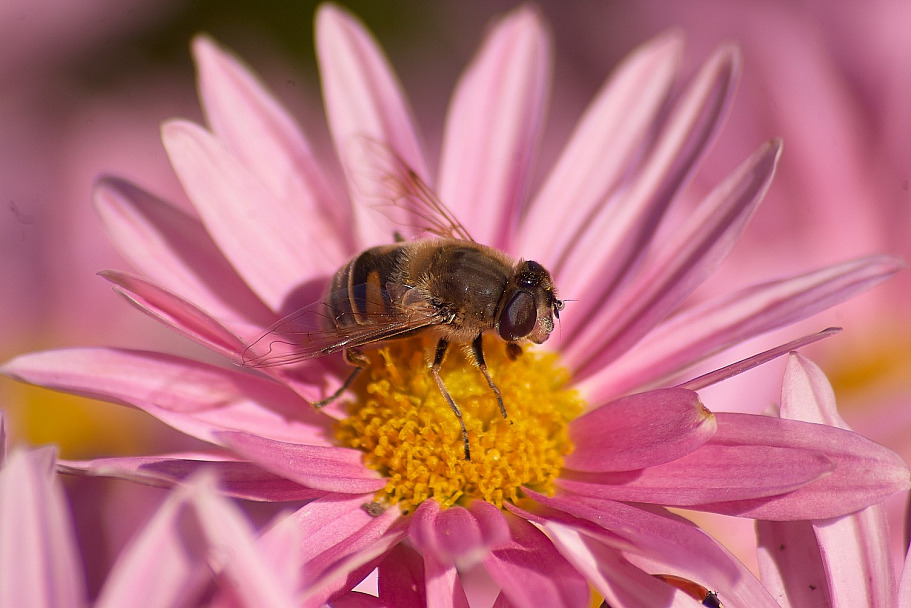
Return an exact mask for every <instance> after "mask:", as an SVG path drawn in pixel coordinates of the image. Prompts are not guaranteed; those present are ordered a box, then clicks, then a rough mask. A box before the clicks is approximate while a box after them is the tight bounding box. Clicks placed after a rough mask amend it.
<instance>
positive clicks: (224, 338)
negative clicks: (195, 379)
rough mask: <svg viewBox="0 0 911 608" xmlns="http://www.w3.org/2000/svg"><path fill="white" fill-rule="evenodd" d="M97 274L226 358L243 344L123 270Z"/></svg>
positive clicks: (154, 315) (195, 309)
mask: <svg viewBox="0 0 911 608" xmlns="http://www.w3.org/2000/svg"><path fill="white" fill-rule="evenodd" d="M99 274H100V275H101V276H102V277H103V278H105V279H107V280H108V281H110V282H111V283H113V284H114V285H115V286H116V287H114V291H116V292H117V293H119V294H120V295H122V296H123V297H124V298H126V299H127V301H128V302H130V303H131V304H133V305H134V306H136V307H137V308H138V309H139V310H141V311H142V312H144V313H146V314H147V315H149V316H150V317H152V318H153V319H156V320H157V321H160V322H161V323H163V324H164V325H166V326H168V327H170V328H171V329H173V330H174V331H176V332H177V333H179V334H180V335H182V336H185V337H187V338H189V339H191V340H193V341H194V342H198V343H199V344H202V345H203V346H205V347H207V348H210V349H212V350H214V351H215V352H217V353H221V354H222V355H225V356H226V357H234V356H236V354H237V353H238V352H241V351H242V350H243V348H244V344H243V342H242V341H241V340H240V338H238V337H237V335H235V334H234V333H233V332H232V331H231V330H230V329H228V328H227V327H225V326H224V325H222V323H221V322H220V321H218V320H216V319H214V318H213V317H211V316H210V315H209V314H208V313H207V312H205V311H203V310H202V309H200V308H199V307H197V306H196V305H195V304H192V303H190V302H188V301H187V300H184V299H183V298H181V297H180V296H177V295H176V294H174V293H171V292H169V291H167V290H166V289H164V288H162V287H160V286H158V285H156V284H155V283H152V282H150V281H148V280H146V279H144V278H142V277H139V276H136V275H133V274H129V273H126V272H119V271H116V270H103V271H101V272H100V273H99Z"/></svg>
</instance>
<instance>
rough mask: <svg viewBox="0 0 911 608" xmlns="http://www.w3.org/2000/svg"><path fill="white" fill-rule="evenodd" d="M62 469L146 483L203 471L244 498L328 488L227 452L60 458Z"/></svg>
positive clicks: (298, 495) (307, 496)
mask: <svg viewBox="0 0 911 608" xmlns="http://www.w3.org/2000/svg"><path fill="white" fill-rule="evenodd" d="M57 468H58V470H60V471H61V472H63V473H81V474H85V475H97V476H104V477H111V478H116V479H127V480H130V481H135V482H138V483H143V484H146V485H156V486H163V487H172V486H176V485H179V484H181V483H184V482H186V481H187V480H188V479H189V478H190V477H192V476H193V475H195V474H197V473H199V472H201V471H206V472H207V473H208V474H209V475H213V476H214V477H215V478H217V479H218V489H219V491H220V492H221V493H222V494H225V495H227V496H232V497H234V498H242V499H244V500H254V501H263V502H290V501H299V500H311V499H314V498H319V497H321V496H323V495H325V494H327V492H324V491H322V490H314V489H312V488H307V487H304V486H301V485H300V484H298V483H296V482H294V481H291V480H289V479H287V478H285V477H282V476H279V475H275V474H273V473H269V472H267V471H265V470H264V469H262V468H261V467H259V466H257V465H255V464H253V463H252V462H248V461H245V460H237V459H236V458H235V457H234V456H232V455H230V454H228V453H224V454H222V453H216V452H206V453H185V454H184V453H181V454H167V455H162V456H134V457H120V458H96V459H94V460H87V461H86V460H83V461H79V460H63V461H61V462H59V463H58V465H57Z"/></svg>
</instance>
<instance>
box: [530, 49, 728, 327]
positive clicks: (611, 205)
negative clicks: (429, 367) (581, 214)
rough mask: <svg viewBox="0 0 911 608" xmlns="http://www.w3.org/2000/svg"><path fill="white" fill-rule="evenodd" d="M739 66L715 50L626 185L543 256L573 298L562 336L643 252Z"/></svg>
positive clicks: (593, 309) (595, 309)
mask: <svg viewBox="0 0 911 608" xmlns="http://www.w3.org/2000/svg"><path fill="white" fill-rule="evenodd" d="M739 65H740V59H739V55H738V53H737V52H736V51H735V50H734V49H723V50H721V51H719V52H717V53H716V54H715V55H714V56H713V57H712V58H711V59H710V60H709V61H708V62H707V63H706V65H705V66H704V67H703V68H702V70H701V71H700V72H699V74H698V75H697V76H696V77H695V78H694V79H693V81H692V82H691V83H690V85H689V86H688V88H687V90H686V91H685V92H684V94H683V95H682V97H681V98H680V99H679V100H678V101H677V103H676V104H675V105H674V108H673V110H672V111H671V114H670V116H669V117H668V119H667V122H666V123H665V125H664V129H663V130H662V131H661V133H660V134H659V136H658V138H657V140H656V142H655V143H654V144H653V145H651V146H650V147H649V149H648V155H647V157H646V158H645V159H644V160H643V161H642V163H641V166H637V167H635V169H636V172H635V176H634V177H633V178H632V179H631V183H629V184H628V185H626V187H625V188H623V190H622V191H621V192H620V193H618V194H617V196H616V197H613V198H612V199H611V200H610V201H605V202H604V204H603V205H602V206H601V208H600V209H599V210H598V213H597V214H596V215H594V216H592V217H588V218H586V219H585V223H584V224H583V227H582V231H581V232H580V233H579V234H578V235H576V238H575V239H573V240H572V241H569V242H567V243H566V247H565V248H564V249H561V250H558V251H552V252H550V255H549V256H547V257H546V258H545V261H546V262H547V263H548V265H549V267H550V269H551V272H553V273H554V275H555V276H556V277H558V283H559V287H560V290H561V293H563V295H564V296H565V297H567V298H572V299H574V300H578V301H577V302H576V312H575V313H574V314H573V316H572V318H568V319H567V320H566V321H564V322H563V324H562V331H563V332H564V335H565V336H566V338H565V339H567V340H572V339H573V338H575V336H576V335H577V334H578V333H580V332H584V331H585V329H586V323H587V319H589V318H598V316H599V311H600V308H601V305H602V303H603V302H605V301H609V300H610V299H611V297H612V295H613V294H614V292H615V291H616V290H617V288H618V286H620V285H621V284H623V283H624V281H625V280H626V279H627V277H628V273H629V272H630V271H631V270H633V269H634V268H635V265H636V262H637V261H639V260H640V259H641V258H642V257H643V256H644V255H645V253H646V251H647V250H648V243H649V241H650V239H651V237H652V236H653V235H654V233H655V230H656V229H657V227H658V224H659V222H660V220H661V218H662V217H663V215H664V213H665V212H666V211H667V209H668V206H669V205H670V204H671V201H672V200H673V198H674V195H675V194H676V193H677V191H678V189H679V188H680V187H681V185H682V184H683V183H684V181H685V180H686V178H687V176H688V175H689V174H690V172H691V171H692V169H693V167H694V165H695V163H696V161H697V160H698V159H699V157H700V156H701V154H702V152H703V150H704V146H706V145H707V144H708V142H709V141H710V140H711V139H712V137H713V136H714V134H715V132H716V131H717V129H718V127H719V125H720V122H721V120H722V118H723V116H724V114H725V112H726V110H727V107H728V105H729V103H730V100H731V96H732V93H733V88H734V83H735V82H736V80H737V75H738V73H739ZM627 169H629V167H627ZM537 204H541V205H543V204H547V203H545V202H544V201H541V202H540V203H537ZM583 295H584V297H583Z"/></svg>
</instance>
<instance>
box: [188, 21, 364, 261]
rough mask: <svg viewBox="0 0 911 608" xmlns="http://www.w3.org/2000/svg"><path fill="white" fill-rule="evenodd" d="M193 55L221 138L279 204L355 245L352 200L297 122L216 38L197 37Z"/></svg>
mask: <svg viewBox="0 0 911 608" xmlns="http://www.w3.org/2000/svg"><path fill="white" fill-rule="evenodd" d="M193 56H194V58H195V59H196V64H197V71H198V72H199V95H200V98H201V100H202V105H203V109H204V110H205V112H206V118H207V120H208V123H209V125H210V127H211V129H212V131H213V132H214V133H215V135H216V136H217V137H218V139H219V140H220V141H222V142H223V143H224V144H225V145H226V146H228V148H229V149H230V150H231V152H232V153H233V154H234V155H235V156H237V158H238V159H239V160H240V161H241V163H242V164H243V165H244V166H245V167H247V168H248V169H250V171H252V172H253V174H254V175H256V177H257V178H258V179H259V181H260V182H261V183H262V184H263V185H264V186H265V187H266V188H268V189H269V191H270V192H272V193H273V194H274V196H275V197H276V199H277V200H280V201H284V202H285V204H287V205H289V206H294V207H296V208H297V209H296V212H297V213H301V214H306V215H307V217H308V224H310V225H311V226H312V227H313V228H314V229H312V230H311V233H313V234H326V235H331V238H332V240H339V241H341V242H343V243H348V245H349V248H351V247H353V243H351V241H350V239H351V237H350V230H348V228H347V227H348V226H349V225H350V223H351V208H350V206H349V204H348V201H346V200H345V198H344V194H343V193H341V192H335V191H334V190H333V188H332V187H331V184H330V183H329V182H328V181H327V180H326V177H325V175H324V173H323V170H322V168H321V167H320V164H319V162H318V161H317V159H316V158H315V157H314V155H313V151H312V150H311V148H310V144H309V142H308V141H307V139H306V137H305V136H304V134H303V133H302V132H301V130H300V128H299V127H298V126H297V124H296V123H295V122H294V119H293V118H292V117H291V116H290V115H289V114H288V112H287V111H286V110H285V109H284V108H283V107H282V106H281V104H279V103H278V102H277V101H276V100H275V99H274V98H273V96H272V95H271V94H270V93H269V92H268V91H267V90H266V89H265V87H264V86H263V85H262V83H261V82H259V80H258V79H257V78H256V76H254V75H253V74H252V73H251V72H250V70H249V69H248V68H247V67H246V66H244V65H243V64H242V63H241V61H240V60H239V59H237V57H235V56H234V55H232V54H231V53H229V52H227V51H226V50H225V49H223V48H222V47H220V46H218V45H217V44H216V43H215V42H214V41H212V40H211V39H209V38H207V37H205V36H197V37H196V38H195V39H194V40H193ZM314 223H315V226H313V225H314ZM346 239H348V240H347V241H346ZM349 253H353V250H352V251H349Z"/></svg>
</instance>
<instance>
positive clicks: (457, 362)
mask: <svg viewBox="0 0 911 608" xmlns="http://www.w3.org/2000/svg"><path fill="white" fill-rule="evenodd" d="M428 348H429V346H428V344H425V343H424V342H423V341H422V340H421V339H420V338H415V339H410V340H403V341H399V342H394V343H391V344H390V345H389V346H386V347H384V348H382V349H380V350H379V351H376V352H372V353H368V356H369V357H370V359H371V364H370V366H369V367H368V368H367V369H365V371H364V373H363V374H361V376H360V377H359V378H358V379H357V380H356V381H355V382H354V383H353V384H352V393H353V394H354V395H355V400H354V402H353V403H351V405H350V407H349V417H348V418H346V419H344V420H342V421H340V422H339V424H338V428H337V431H336V437H337V439H338V440H339V442H340V443H341V444H342V445H345V446H348V447H353V448H357V449H360V450H363V451H364V452H365V456H364V461H365V463H366V464H367V466H369V467H370V468H373V469H375V470H377V471H379V472H380V473H381V474H383V475H384V476H386V477H387V478H388V479H389V483H388V484H387V485H386V488H385V489H384V490H382V491H381V492H380V493H379V494H378V495H377V497H376V501H377V502H379V503H381V504H395V503H398V504H399V505H400V507H401V508H402V510H403V511H404V512H411V511H413V510H414V509H415V508H416V507H417V505H419V504H420V503H421V502H423V501H424V500H427V499H428V498H434V499H435V500H437V501H438V502H439V503H440V504H441V505H442V506H443V507H449V506H451V505H453V504H457V503H460V502H467V501H468V500H469V499H471V498H480V499H483V500H486V501H488V502H490V503H492V504H495V505H497V506H498V507H502V506H503V503H504V502H506V501H510V502H514V501H517V500H518V499H519V498H520V497H521V487H522V486H523V485H524V486H528V487H530V488H532V489H534V490H535V491H537V492H541V493H544V494H552V493H553V491H554V484H553V480H554V478H555V477H556V476H557V474H558V473H559V471H560V469H561V467H562V465H563V458H564V457H565V456H566V455H567V454H569V453H570V452H571V451H572V444H571V443H570V441H569V437H568V433H567V425H568V423H569V421H570V420H572V419H573V418H575V417H576V416H578V415H579V414H580V413H581V411H582V409H583V405H584V404H583V402H582V400H581V398H580V397H579V396H578V394H577V393H576V391H575V390H572V389H568V388H566V387H567V384H568V382H569V373H568V372H567V371H566V370H565V369H563V368H561V367H559V366H558V364H557V356H556V355H555V354H552V353H541V352H535V351H533V350H531V349H526V352H525V353H523V354H522V355H521V356H519V357H517V358H516V359H515V360H511V359H510V357H509V356H508V354H507V350H508V348H507V346H506V344H505V343H504V342H502V341H500V340H497V339H496V338H492V339H490V340H487V341H486V342H485V345H484V354H485V359H486V364H487V370H488V374H489V375H490V377H491V379H492V380H493V382H494V383H495V384H496V386H497V387H498V388H499V390H500V393H501V395H502V398H503V404H504V407H505V408H506V411H507V412H508V413H509V417H508V418H504V417H503V415H502V412H501V411H500V407H499V405H498V401H497V398H496V395H495V393H494V392H493V391H492V390H491V388H490V386H489V384H488V382H487V380H486V379H485V376H484V374H482V373H481V370H480V369H478V368H477V367H476V366H475V365H473V364H472V363H471V361H472V360H473V357H471V355H470V354H469V355H468V356H466V353H463V352H461V351H460V350H459V349H456V348H452V349H450V352H449V354H448V355H447V357H446V361H445V362H444V363H443V366H442V368H441V370H440V375H441V377H442V379H443V382H444V383H445V385H446V387H447V388H448V390H449V392H450V394H451V395H452V398H453V400H454V401H455V402H456V403H457V404H458V406H459V409H460V410H461V412H462V416H463V420H464V423H465V428H466V430H467V432H468V440H469V444H470V446H471V460H470V461H469V460H466V458H465V450H464V447H463V442H462V432H461V427H460V425H459V422H458V420H457V419H456V417H455V416H454V415H453V412H452V410H451V409H450V407H449V405H448V404H447V403H446V401H445V399H444V398H443V396H442V394H441V393H440V391H439V389H438V388H437V385H436V383H435V382H434V380H433V377H432V376H431V374H430V370H429V364H428V362H427V361H428V359H427V355H426V353H427V349H428Z"/></svg>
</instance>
